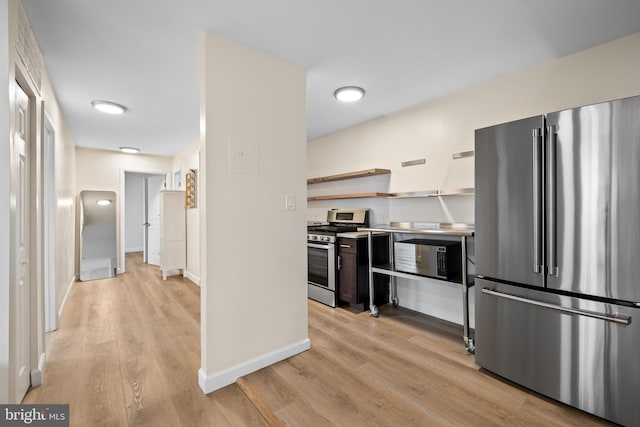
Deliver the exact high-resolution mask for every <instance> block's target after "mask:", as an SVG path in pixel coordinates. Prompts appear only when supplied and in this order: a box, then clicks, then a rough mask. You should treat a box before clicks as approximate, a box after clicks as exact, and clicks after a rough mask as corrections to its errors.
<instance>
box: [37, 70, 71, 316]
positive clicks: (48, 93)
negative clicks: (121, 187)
mask: <svg viewBox="0 0 640 427" xmlns="http://www.w3.org/2000/svg"><path fill="white" fill-rule="evenodd" d="M43 98H44V109H45V112H46V114H47V116H48V117H49V120H50V124H51V126H52V127H53V130H54V132H55V154H54V158H55V198H56V214H55V215H56V230H55V232H56V242H55V248H56V253H55V269H56V279H55V280H56V290H55V292H56V307H57V310H58V311H60V310H61V308H62V304H63V301H64V298H65V296H66V295H67V292H68V290H69V288H70V286H71V285H72V284H73V282H74V280H75V274H76V269H75V240H76V238H75V236H76V227H75V194H76V161H75V158H76V153H75V150H76V147H75V144H74V140H73V137H72V136H71V132H70V130H69V127H68V125H67V122H66V121H65V118H64V116H63V114H62V111H61V110H60V106H59V105H58V101H57V99H56V96H55V91H54V89H53V86H52V85H51V82H50V80H49V76H48V75H47V74H46V73H45V74H44V79H43Z"/></svg>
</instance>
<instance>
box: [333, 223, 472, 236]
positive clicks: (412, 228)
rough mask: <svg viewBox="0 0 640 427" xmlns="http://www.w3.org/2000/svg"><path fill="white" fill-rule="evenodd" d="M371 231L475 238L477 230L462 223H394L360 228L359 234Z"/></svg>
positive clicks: (470, 225)
mask: <svg viewBox="0 0 640 427" xmlns="http://www.w3.org/2000/svg"><path fill="white" fill-rule="evenodd" d="M369 231H373V232H385V233H412V234H435V235H441V236H473V235H474V232H475V228H474V226H473V224H462V223H459V224H453V223H439V222H392V223H390V224H376V225H372V226H370V227H362V228H358V231H357V233H360V232H363V233H365V234H366V233H367V232H369ZM345 234H347V233H345Z"/></svg>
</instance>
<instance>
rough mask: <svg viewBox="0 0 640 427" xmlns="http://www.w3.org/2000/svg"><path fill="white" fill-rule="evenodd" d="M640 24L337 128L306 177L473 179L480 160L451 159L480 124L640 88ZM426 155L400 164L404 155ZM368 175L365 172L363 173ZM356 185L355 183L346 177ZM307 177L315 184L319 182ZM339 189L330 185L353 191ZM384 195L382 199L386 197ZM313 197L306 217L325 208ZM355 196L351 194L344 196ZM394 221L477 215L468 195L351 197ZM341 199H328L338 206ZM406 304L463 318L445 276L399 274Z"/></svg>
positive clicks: (314, 146)
mask: <svg viewBox="0 0 640 427" xmlns="http://www.w3.org/2000/svg"><path fill="white" fill-rule="evenodd" d="M639 47H640V33H636V34H633V35H631V36H628V37H625V38H622V39H619V40H616V41H613V42H610V43H606V44H603V45H601V46H597V47H594V48H591V49H588V50H585V51H583V52H579V53H576V54H574V55H571V56H568V57H565V58H562V59H559V60H556V61H553V62H550V63H547V64H543V65H540V66H537V67H534V68H532V69H530V70H527V71H524V72H521V73H517V74H513V75H510V76H507V77H504V78H500V79H497V80H494V81H491V82H488V83H486V84H483V85H480V86H477V87H474V88H471V89H469V90H465V91H462V92H459V93H456V94H453V95H451V96H447V97H444V98H441V99H438V100H435V101H433V102H428V103H425V104H423V105H420V106H417V107H415V108H411V109H408V110H405V111H402V112H399V113H397V114H393V115H390V116H387V117H384V118H381V119H378V120H375V121H372V122H369V123H365V124H363V125H361V126H357V127H354V128H351V129H348V130H345V131H342V132H338V133H335V134H332V135H329V136H326V137H323V138H319V139H317V140H314V141H311V142H310V143H309V144H308V156H307V164H308V177H310V178H311V177H315V176H322V175H331V174H336V173H342V172H347V171H352V170H360V169H367V168H373V167H377V168H387V169H391V171H392V174H391V176H390V178H389V182H388V183H387V184H386V186H385V185H384V184H380V183H372V184H371V185H372V186H374V187H375V188H374V189H371V190H367V191H387V192H402V191H420V190H433V189H448V188H460V187H462V188H464V187H473V186H474V159H473V158H467V159H460V160H452V158H451V153H454V152H460V151H467V150H472V149H473V147H474V130H475V129H477V128H481V127H485V126H489V125H493V124H497V123H501V122H506V121H509V120H514V119H518V118H524V117H527V116H531V115H536V114H542V113H545V112H552V111H557V110H561V109H565V108H571V107H575V106H580V105H585V104H591V103H595V102H601V101H606V100H610V99H616V98H622V97H627V96H633V95H638V94H640V78H638V70H640V48H639ZM419 158H426V160H427V161H426V164H425V165H421V166H414V167H407V168H402V167H401V166H400V163H401V162H402V161H406V160H413V159H419ZM366 179H369V178H363V180H366ZM345 185H351V184H345ZM312 187H314V186H310V187H309V189H310V193H311V191H316V190H313V189H312ZM343 189H346V190H348V189H349V188H347V187H344V188H334V189H332V192H333V193H336V192H337V193H341V192H344V193H349V192H350V191H342V190H343ZM385 200H386V199H385ZM319 203H322V204H323V205H321V208H326V206H327V205H328V204H329V203H330V202H310V203H309V207H310V209H309V213H308V217H309V219H314V217H317V216H318V215H319V213H318V210H319V209H321V208H318V207H317V206H318V204H319ZM341 203H344V204H346V203H349V201H346V202H344V201H341ZM352 203H353V204H358V205H362V204H365V205H366V204H368V203H371V205H372V207H374V209H375V210H376V214H377V216H379V217H384V216H387V218H388V220H391V221H405V220H413V221H444V222H449V221H456V222H473V217H474V214H473V209H474V204H473V198H472V197H442V198H432V199H422V200H412V199H410V200H388V201H386V202H381V201H380V200H374V199H365V200H353V201H352ZM334 204H336V203H331V205H334ZM399 286H400V289H399V294H400V304H401V305H403V306H406V307H409V308H412V309H415V310H418V311H421V312H424V313H428V314H432V315H435V316H438V317H441V318H445V319H447V320H450V321H454V322H457V323H461V322H462V315H461V302H460V292H459V289H458V288H457V287H455V286H450V285H449V284H446V283H443V282H436V281H431V282H429V283H422V282H414V281H408V280H401V281H400V285H399Z"/></svg>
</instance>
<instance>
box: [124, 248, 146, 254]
mask: <svg viewBox="0 0 640 427" xmlns="http://www.w3.org/2000/svg"><path fill="white" fill-rule="evenodd" d="M143 251H144V248H143V247H139V248H125V249H124V252H125V253H129V252H143Z"/></svg>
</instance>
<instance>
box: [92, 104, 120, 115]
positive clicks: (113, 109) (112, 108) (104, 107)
mask: <svg viewBox="0 0 640 427" xmlns="http://www.w3.org/2000/svg"><path fill="white" fill-rule="evenodd" d="M91 106H92V107H93V108H95V109H96V110H98V111H102V112H103V113H107V114H124V112H125V111H127V107H125V106H124V105H120V104H116V103H115V102H110V101H91Z"/></svg>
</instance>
